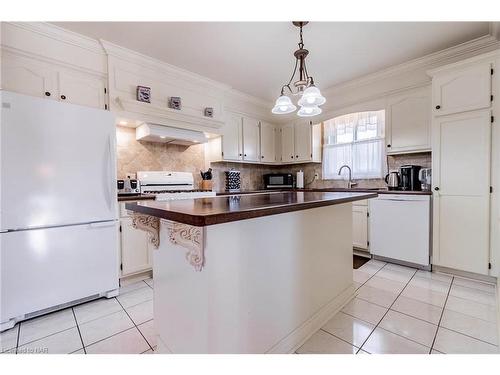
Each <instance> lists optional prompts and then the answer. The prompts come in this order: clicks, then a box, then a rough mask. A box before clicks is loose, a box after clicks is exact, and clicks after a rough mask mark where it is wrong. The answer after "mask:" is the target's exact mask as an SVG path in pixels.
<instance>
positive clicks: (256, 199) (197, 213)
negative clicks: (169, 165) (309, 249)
mask: <svg viewBox="0 0 500 375" xmlns="http://www.w3.org/2000/svg"><path fill="white" fill-rule="evenodd" d="M375 197H377V193H376V192H370V193H358V192H355V193H354V192H312V191H302V192H297V191H286V192H269V193H264V194H243V195H230V196H218V197H211V198H198V199H186V200H177V201H143V202H134V203H126V204H125V207H126V209H127V210H131V211H135V212H139V213H143V214H146V215H151V216H156V217H159V218H161V219H167V220H172V221H177V222H179V223H185V224H189V225H194V226H207V225H214V224H221V223H227V222H231V221H238V220H245V219H252V218H256V217H261V216H269V215H276V214H282V213H287V212H292V211H300V210H307V209H310V208H316V207H323V206H331V205H335V204H342V203H348V202H353V201H358V200H363V199H369V198H375Z"/></svg>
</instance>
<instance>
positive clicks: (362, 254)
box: [352, 247, 372, 259]
mask: <svg viewBox="0 0 500 375" xmlns="http://www.w3.org/2000/svg"><path fill="white" fill-rule="evenodd" d="M352 253H353V254H354V255H357V256H360V257H363V258H368V259H371V257H372V256H371V254H370V253H369V252H368V251H366V250H359V249H357V248H355V247H354V248H353V249H352Z"/></svg>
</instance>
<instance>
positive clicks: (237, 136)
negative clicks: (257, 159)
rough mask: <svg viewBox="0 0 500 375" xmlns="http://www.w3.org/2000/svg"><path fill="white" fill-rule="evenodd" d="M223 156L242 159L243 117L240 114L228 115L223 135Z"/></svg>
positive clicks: (225, 158) (226, 158)
mask: <svg viewBox="0 0 500 375" xmlns="http://www.w3.org/2000/svg"><path fill="white" fill-rule="evenodd" d="M222 158H223V159H224V160H242V159H243V153H242V119H241V116H238V115H230V114H228V115H227V118H226V124H225V126H224V132H223V136H222Z"/></svg>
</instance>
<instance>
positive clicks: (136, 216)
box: [132, 212, 160, 249]
mask: <svg viewBox="0 0 500 375" xmlns="http://www.w3.org/2000/svg"><path fill="white" fill-rule="evenodd" d="M132 226H133V227H134V228H135V229H141V230H143V231H145V232H147V233H148V235H149V241H150V242H151V243H152V244H153V246H154V247H155V248H157V249H158V247H159V246H160V219H159V218H157V217H154V216H151V215H144V214H140V213H137V212H133V213H132Z"/></svg>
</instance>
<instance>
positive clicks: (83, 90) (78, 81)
mask: <svg viewBox="0 0 500 375" xmlns="http://www.w3.org/2000/svg"><path fill="white" fill-rule="evenodd" d="M58 77H59V99H60V100H61V101H64V102H69V103H73V104H79V105H84V106H87V107H94V108H101V109H104V105H105V104H106V94H105V92H104V88H105V82H104V80H103V79H102V78H99V77H94V76H91V75H89V74H85V75H84V74H81V73H77V72H69V71H61V72H59V74H58Z"/></svg>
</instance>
